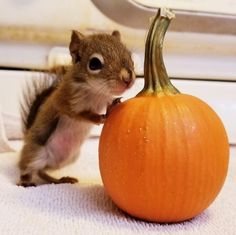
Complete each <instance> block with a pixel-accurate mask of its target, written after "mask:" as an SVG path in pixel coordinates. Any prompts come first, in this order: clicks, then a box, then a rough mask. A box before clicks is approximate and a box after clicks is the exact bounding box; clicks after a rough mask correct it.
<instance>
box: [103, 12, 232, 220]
mask: <svg viewBox="0 0 236 235" xmlns="http://www.w3.org/2000/svg"><path fill="white" fill-rule="evenodd" d="M173 17H174V14H173V13H172V12H171V11H169V10H168V9H161V10H159V11H158V13H157V15H156V17H155V18H154V20H153V21H152V24H151V26H150V30H149V33H148V36H147V40H146V46H145V62H144V79H145V83H144V88H143V90H142V91H141V92H140V93H139V94H138V95H137V96H136V97H135V98H133V99H130V100H128V101H125V102H124V103H121V104H119V105H117V106H116V107H114V109H113V111H112V112H111V114H110V115H109V117H108V119H107V120H106V122H105V124H104V127H103V130H102V133H101V137H100V143H99V166H100V173H101V177H102V180H103V183H104V187H105V190H106V191H107V193H108V195H110V197H111V198H112V200H113V201H114V202H115V204H116V205H117V206H118V207H120V208H121V209H123V210H124V211H126V212H127V213H129V214H131V215H133V216H135V217H138V218H140V219H145V220H148V221H154V222H179V221H183V220H187V219H190V218H193V217H194V216H196V215H198V214H199V213H201V212H202V211H203V210H204V209H206V208H207V207H208V206H209V205H210V204H211V203H212V202H213V200H214V199H215V198H216V196H217V194H218V193H219V191H220V189H221V188H222V186H223V183H224V180H225V177H226V174H227V169H228V161H229V144H228V139H227V135H226V131H225V129H224V126H223V124H222V122H221V120H220V119H219V117H218V116H217V114H216V113H215V112H214V111H213V110H212V109H211V108H210V107H209V106H208V105H207V104H206V103H204V102H203V101H201V100H200V99H198V98H196V97H193V96H190V95H186V94H181V93H180V92H179V91H178V90H177V88H175V87H174V86H173V85H172V84H171V81H170V79H169V77H168V74H167V72H166V69H165V65H164V61H163V56H162V47H163V39H164V36H165V32H166V30H167V28H168V25H169V23H170V21H171V19H172V18H173Z"/></svg>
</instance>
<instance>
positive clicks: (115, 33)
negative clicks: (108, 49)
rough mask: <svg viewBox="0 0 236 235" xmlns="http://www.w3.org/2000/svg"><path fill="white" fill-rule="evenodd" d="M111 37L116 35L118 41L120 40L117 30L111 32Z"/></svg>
mask: <svg viewBox="0 0 236 235" xmlns="http://www.w3.org/2000/svg"><path fill="white" fill-rule="evenodd" d="M111 35H112V36H113V37H116V38H117V39H118V40H119V41H120V40H121V35H120V32H119V31H118V30H114V31H113V32H112V34H111Z"/></svg>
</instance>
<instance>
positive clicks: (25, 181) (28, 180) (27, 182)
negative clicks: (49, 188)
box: [17, 173, 36, 187]
mask: <svg viewBox="0 0 236 235" xmlns="http://www.w3.org/2000/svg"><path fill="white" fill-rule="evenodd" d="M17 185H18V186H23V187H32V186H36V184H35V183H33V182H32V173H27V174H22V175H21V176H20V182H19V183H18V184H17Z"/></svg>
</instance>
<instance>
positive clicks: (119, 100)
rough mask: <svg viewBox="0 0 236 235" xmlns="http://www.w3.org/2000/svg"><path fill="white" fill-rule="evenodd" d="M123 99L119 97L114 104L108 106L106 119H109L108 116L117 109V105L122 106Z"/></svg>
mask: <svg viewBox="0 0 236 235" xmlns="http://www.w3.org/2000/svg"><path fill="white" fill-rule="evenodd" d="M121 98H122V97H118V98H116V99H114V100H113V101H112V103H111V104H110V105H108V107H107V111H106V117H108V116H109V115H110V113H111V112H112V110H113V109H114V108H115V106H116V105H117V104H120V103H121Z"/></svg>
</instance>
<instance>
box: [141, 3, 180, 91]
mask: <svg viewBox="0 0 236 235" xmlns="http://www.w3.org/2000/svg"><path fill="white" fill-rule="evenodd" d="M174 16H175V15H174V13H173V12H172V11H170V10H168V9H166V8H161V9H159V10H158V12H157V14H156V16H155V17H154V19H153V21H152V23H151V26H150V29H149V32H148V36H147V40H146V45H145V60H144V79H145V83H144V88H143V90H142V91H141V92H140V93H139V94H138V96H142V95H163V94H166V95H174V94H177V93H179V91H178V90H177V89H176V88H175V87H174V86H173V85H172V83H171V82H170V79H169V77H168V74H167V72H166V68H165V65H164V61H163V56H162V47H163V40H164V37H165V33H166V31H167V29H168V26H169V24H170V21H171V19H172V18H174Z"/></svg>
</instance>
